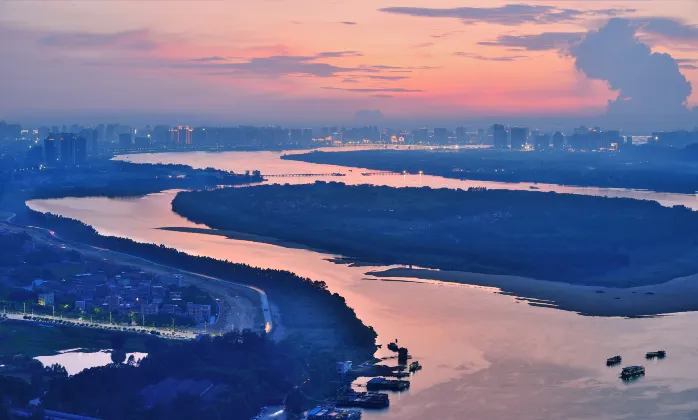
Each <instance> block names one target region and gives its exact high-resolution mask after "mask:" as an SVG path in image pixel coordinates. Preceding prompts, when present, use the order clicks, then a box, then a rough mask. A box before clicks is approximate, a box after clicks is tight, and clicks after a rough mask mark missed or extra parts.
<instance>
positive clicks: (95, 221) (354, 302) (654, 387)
mask: <svg viewBox="0 0 698 420" xmlns="http://www.w3.org/2000/svg"><path fill="white" fill-rule="evenodd" d="M278 157H279V153H273V152H240V153H236V152H231V153H219V154H208V153H198V152H195V153H172V154H158V155H135V156H130V157H127V158H128V159H129V160H131V161H138V162H165V163H187V164H190V165H193V166H196V167H209V166H212V167H216V168H220V169H226V170H235V171H236V172H242V171H244V170H247V169H249V170H254V169H259V170H261V171H262V173H264V174H270V173H325V172H328V173H331V172H342V173H346V174H347V176H345V177H336V178H334V177H325V178H314V177H308V178H272V181H274V182H276V181H279V180H282V182H286V181H289V183H291V182H292V183H300V182H314V181H315V180H316V179H325V180H335V181H341V182H346V183H350V184H355V183H368V182H371V183H374V184H378V185H390V186H423V185H428V186H431V187H447V188H467V187H468V186H487V187H488V188H512V189H528V187H529V185H528V184H504V183H488V182H468V181H458V180H450V179H443V178H438V177H429V176H418V175H416V176H406V177H403V176H362V175H360V172H361V170H360V169H353V170H352V171H351V172H350V171H349V169H350V168H340V167H335V166H324V165H312V164H306V163H302V162H292V161H281V160H279V159H278ZM537 186H538V187H539V188H540V190H541V191H547V190H551V191H558V192H571V193H580V194H592V195H612V196H624V197H633V198H641V199H654V200H657V201H660V202H661V203H662V204H664V205H674V204H684V205H687V206H689V207H692V208H698V205H696V204H697V203H696V198H695V197H694V196H690V195H681V194H660V193H652V192H645V191H631V190H608V189H594V188H577V187H563V186H545V185H540V184H539V185H537ZM174 195H175V192H174V191H168V192H163V193H159V194H153V195H149V196H147V197H144V198H140V199H108V198H80V199H71V198H68V199H59V200H39V201H34V202H31V203H30V206H31V207H32V208H34V209H36V210H40V211H48V212H52V213H56V214H60V215H62V216H67V217H72V218H75V219H78V220H81V221H83V222H85V223H87V224H90V225H92V226H94V227H95V228H96V229H97V230H98V231H99V232H100V233H102V234H106V235H118V236H124V237H129V238H132V239H134V240H137V241H143V242H152V243H156V244H164V245H167V246H170V247H174V248H177V249H179V250H182V251H185V252H188V253H190V254H194V255H208V256H212V257H217V258H226V259H229V260H231V261H236V262H241V263H246V264H250V265H253V266H260V267H268V268H276V269H286V270H289V271H292V272H294V273H297V274H298V275H301V276H304V277H310V278H312V279H316V280H324V281H326V282H327V284H328V286H329V287H330V289H331V290H332V291H333V292H338V293H340V294H341V295H342V296H344V297H345V298H346V300H347V303H348V304H349V305H350V306H351V307H353V308H354V309H355V310H356V312H357V314H358V316H359V317H360V318H361V319H362V320H363V321H364V322H365V323H367V324H369V325H371V326H373V327H374V328H375V329H376V331H377V332H378V333H379V341H380V342H382V343H387V342H389V341H392V340H394V339H395V338H396V337H397V338H399V340H400V344H401V345H404V346H406V347H408V348H409V349H410V353H411V354H412V355H413V356H414V360H419V362H420V363H421V364H422V365H423V366H424V369H423V370H422V371H420V372H418V373H417V374H416V375H415V376H414V377H413V378H412V387H411V389H410V390H409V391H407V392H403V393H400V394H393V395H392V396H391V407H390V409H389V410H387V411H380V412H371V411H366V412H365V413H364V418H378V417H380V418H386V419H391V418H396V419H397V418H400V419H424V418H428V419H431V418H434V419H435V418H444V419H462V418H476V419H508V418H517V419H562V418H565V419H572V418H602V419H615V418H672V419H673V418H696V417H698V399H697V398H696V397H697V396H698V363H696V362H698V334H694V333H693V331H695V330H696V326H698V315H697V314H695V313H684V314H676V315H671V316H664V317H658V318H650V319H621V318H597V317H584V316H580V315H577V314H574V313H571V312H564V311H560V310H556V309H551V308H542V307H536V306H529V305H528V304H526V303H524V302H521V303H519V301H518V300H517V299H516V298H515V297H512V296H506V295H502V294H498V293H496V290H495V289H492V288H485V287H475V286H468V285H458V284H449V283H441V282H418V283H415V282H402V281H399V282H397V281H380V280H377V279H375V278H372V277H371V276H367V275H366V274H365V273H366V272H368V271H373V270H376V267H349V266H346V265H339V264H334V263H332V262H329V261H327V259H329V258H332V257H334V256H331V255H327V254H322V253H317V252H313V251H308V250H304V249H290V248H284V247H279V246H275V245H269V244H261V243H255V242H248V241H240V240H231V239H228V238H224V237H220V236H211V235H203V234H194V233H182V232H173V231H163V230H158V229H155V228H158V227H173V226H182V227H193V226H197V225H195V224H193V223H191V222H188V221H187V220H185V219H183V218H181V217H179V216H177V215H176V214H174V213H172V211H171V209H170V203H171V200H172V198H173V197H174ZM199 227H200V226H199ZM270 299H271V300H272V302H273V299H274V297H273V296H270ZM281 316H282V322H283V314H281ZM660 348H664V349H666V350H667V352H668V357H667V358H666V359H665V360H661V361H653V362H646V361H645V360H644V353H645V352H646V351H650V350H657V349H660ZM389 354H390V352H389V351H387V350H380V351H379V353H378V355H379V356H387V355H389ZM616 354H621V355H622V356H623V358H624V360H623V365H628V364H645V365H646V366H647V375H646V376H645V377H644V378H641V379H639V380H637V381H634V382H630V383H625V382H622V381H621V380H620V379H619V378H618V374H619V372H620V367H616V368H607V367H606V366H605V360H606V358H608V357H611V356H614V355H616Z"/></svg>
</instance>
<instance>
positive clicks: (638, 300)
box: [159, 228, 698, 318]
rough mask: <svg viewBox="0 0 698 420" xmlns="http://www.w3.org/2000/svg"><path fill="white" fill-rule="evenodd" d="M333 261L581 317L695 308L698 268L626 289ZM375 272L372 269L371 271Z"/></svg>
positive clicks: (376, 275)
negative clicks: (490, 290) (461, 287)
mask: <svg viewBox="0 0 698 420" xmlns="http://www.w3.org/2000/svg"><path fill="white" fill-rule="evenodd" d="M159 229H163V230H171V231H179V232H191V233H200V234H208V235H217V236H224V237H228V238H231V239H234V240H245V241H251V242H259V243H265V244H271V245H275V246H282V247H287V245H291V246H288V247H289V248H294V249H305V250H309V251H313V252H318V253H322V254H328V252H327V251H326V250H318V249H313V248H311V247H307V246H304V245H301V244H297V243H293V242H286V241H283V240H280V239H274V238H269V237H264V236H259V235H253V234H247V233H241V232H234V231H221V230H215V229H204V228H159ZM326 261H329V262H331V263H333V264H342V265H349V266H358V267H365V268H366V269H367V270H370V271H367V272H366V273H365V274H366V276H372V278H371V277H366V278H364V280H365V281H388V282H397V283H401V282H418V283H419V282H422V281H441V282H446V283H454V284H461V285H468V286H476V287H486V288H493V289H496V290H497V291H496V292H495V293H498V294H501V295H505V296H511V297H513V298H514V299H516V300H517V301H519V302H525V303H527V304H528V305H531V306H536V307H544V308H552V309H558V310H562V311H567V312H575V313H577V314H579V315H583V316H600V317H628V318H640V317H654V316H661V315H667V314H672V313H679V312H693V311H698V300H696V299H695V298H694V296H695V295H698V273H696V274H692V275H689V276H684V277H678V278H674V279H672V280H669V281H666V282H664V283H659V284H652V285H646V286H635V287H629V288H617V287H603V286H590V285H576V284H571V283H564V282H557V281H550V280H538V279H533V278H528V277H523V276H515V275H503V274H483V273H469V272H463V271H449V270H434V269H427V268H406V267H405V268H388V269H381V267H386V266H387V264H378V263H373V262H366V261H362V260H361V259H356V258H350V257H334V258H327V259H326ZM372 269H373V270H374V271H371V270H372Z"/></svg>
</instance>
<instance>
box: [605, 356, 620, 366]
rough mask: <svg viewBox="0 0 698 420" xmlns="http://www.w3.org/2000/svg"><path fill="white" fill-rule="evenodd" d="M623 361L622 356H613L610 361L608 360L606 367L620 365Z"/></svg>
mask: <svg viewBox="0 0 698 420" xmlns="http://www.w3.org/2000/svg"><path fill="white" fill-rule="evenodd" d="M622 361H623V358H622V357H620V356H613V357H610V358H608V359H606V366H615V365H617V364H619V363H620V362H622Z"/></svg>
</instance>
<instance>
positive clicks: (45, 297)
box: [39, 292, 56, 306]
mask: <svg viewBox="0 0 698 420" xmlns="http://www.w3.org/2000/svg"><path fill="white" fill-rule="evenodd" d="M55 304H56V296H55V295H54V293H53V292H46V293H39V305H41V306H53V305H55Z"/></svg>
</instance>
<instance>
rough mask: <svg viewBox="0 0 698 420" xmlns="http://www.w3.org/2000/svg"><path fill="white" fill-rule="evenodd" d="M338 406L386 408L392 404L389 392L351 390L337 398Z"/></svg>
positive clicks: (336, 403)
mask: <svg viewBox="0 0 698 420" xmlns="http://www.w3.org/2000/svg"><path fill="white" fill-rule="evenodd" d="M335 405H336V406H337V407H354V408H386V407H388V406H390V398H389V397H388V394H384V393H379V392H356V391H353V390H349V391H348V392H346V393H344V394H342V395H339V396H338V397H337V399H336V400H335Z"/></svg>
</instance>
